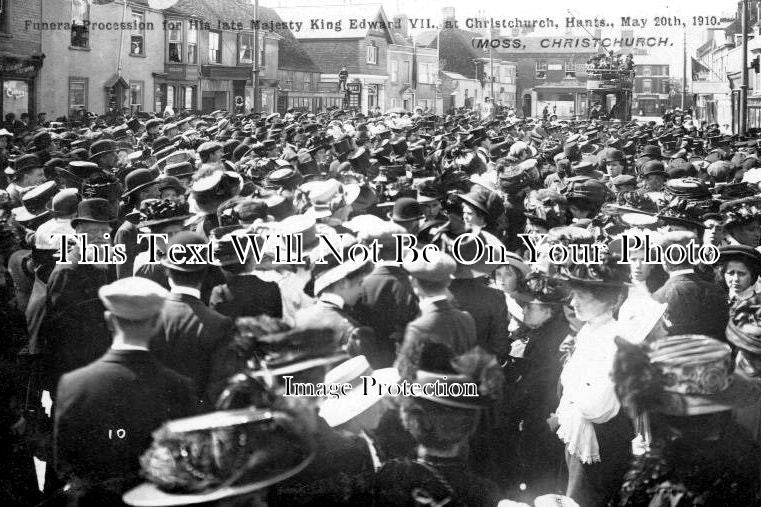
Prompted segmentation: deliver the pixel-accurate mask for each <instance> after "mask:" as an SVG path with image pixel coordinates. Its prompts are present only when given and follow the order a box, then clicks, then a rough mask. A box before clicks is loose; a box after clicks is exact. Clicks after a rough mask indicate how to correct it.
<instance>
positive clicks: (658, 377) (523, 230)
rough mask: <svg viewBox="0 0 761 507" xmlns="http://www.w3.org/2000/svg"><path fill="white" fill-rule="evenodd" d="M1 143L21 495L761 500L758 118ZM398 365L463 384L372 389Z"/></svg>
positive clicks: (8, 391)
mask: <svg viewBox="0 0 761 507" xmlns="http://www.w3.org/2000/svg"><path fill="white" fill-rule="evenodd" d="M0 148H2V150H3V151H2V153H3V154H4V155H3V156H6V155H7V156H6V159H5V160H7V161H8V167H7V169H5V171H4V173H3V174H2V175H0V179H3V180H5V181H0V184H2V187H3V188H5V190H4V191H0V210H1V211H0V258H1V259H2V263H0V266H1V267H2V270H3V275H4V276H2V277H0V280H1V281H2V285H0V296H2V298H1V299H0V319H1V321H0V322H2V330H3V331H2V333H0V335H1V336H2V338H3V339H2V349H1V350H2V356H1V357H2V364H1V365H0V374H1V375H2V381H0V389H1V391H2V395H1V396H0V403H2V411H0V414H2V430H1V431H0V435H2V438H1V439H0V442H2V452H0V456H1V457H0V460H1V461H2V469H3V471H4V474H3V478H2V479H1V480H0V499H2V500H1V503H2V504H3V505H5V506H15V505H38V504H40V505H98V506H102V505H122V504H126V505H135V506H149V505H155V506H159V505H161V506H168V505H189V504H204V505H272V506H279V505H282V506H286V505H287V506H292V505H377V506H386V505H388V506H412V505H439V506H442V505H448V506H480V505H484V506H496V505H501V506H502V507H509V506H519V505H536V506H546V505H567V506H572V505H580V506H583V507H594V506H608V505H611V506H613V505H615V506H666V505H669V506H672V507H673V506H679V507H686V506H753V505H759V504H760V502H759V498H761V496H760V495H761V489H760V488H761V452H759V448H758V442H759V438H761V381H760V380H759V378H761V295H759V294H758V292H759V291H761V282H760V281H759V275H761V253H759V245H760V244H761V228H760V226H761V191H760V190H759V183H761V161H760V160H759V152H760V150H761V141H759V140H756V139H747V138H740V137H738V136H734V135H725V134H722V133H721V132H720V131H719V128H718V125H706V124H697V123H696V122H693V121H691V120H690V121H685V118H684V117H683V116H675V117H673V118H671V119H669V121H666V122H664V123H663V124H656V123H654V122H647V123H646V122H637V121H631V122H621V121H613V122H601V121H597V120H574V121H566V120H558V119H557V118H555V117H553V118H552V119H532V118H516V117H515V116H512V115H511V116H504V115H501V114H498V113H495V115H494V116H493V117H489V118H486V119H481V118H480V117H479V116H478V114H477V113H476V112H460V113H457V114H455V115H446V116H435V115H431V114H414V115H410V114H405V113H390V114H385V115H377V116H373V117H366V116H364V115H363V114H361V113H354V112H348V111H343V110H336V111H333V112H331V113H320V114H311V113H303V112H292V111H290V112H287V113H286V114H284V115H282V116H281V115H280V114H277V113H274V114H258V113H256V114H234V113H228V112H226V111H215V112H214V113H211V114H204V115H200V114H186V113H183V114H180V115H176V116H173V117H168V118H150V119H148V120H147V121H144V122H143V121H141V119H139V118H121V119H111V120H110V123H109V122H107V121H105V120H104V119H95V120H93V121H92V122H90V124H89V126H82V127H76V128H74V127H67V126H66V125H61V124H58V123H56V124H51V126H50V127H47V128H45V127H39V128H37V129H36V130H34V131H33V132H31V133H30V134H29V135H27V136H25V137H23V138H20V137H19V136H16V135H14V133H13V132H11V131H9V130H0ZM141 234H152V235H153V236H149V237H148V238H145V237H144V238H142V239H139V238H141V236H140V235H141ZM159 235H163V236H159ZM257 238H262V239H263V242H261V243H257ZM293 238H298V240H297V241H292V240H293ZM399 238H402V239H403V242H405V246H406V249H401V250H400V248H399V246H400V239H399ZM412 240H414V243H415V244H414V245H413V244H412V243H413V241H412ZM246 242H248V243H246ZM241 245H248V246H250V247H251V248H246V249H242V248H241ZM370 245H378V246H379V247H380V248H379V249H378V252H379V258H378V259H376V260H375V262H371V261H369V260H367V259H364V258H357V257H356V256H354V257H352V256H350V255H348V253H349V252H351V251H356V250H357V248H358V246H365V247H369V246H370ZM596 245H601V246H602V248H601V250H600V251H601V252H602V253H601V257H600V258H598V259H581V260H580V259H578V258H575V259H574V258H559V257H558V256H557V255H555V252H557V251H563V250H565V251H582V252H583V251H589V252H591V251H594V250H595V248H593V247H595V246H596ZM429 246H433V247H435V248H428V247H429ZM486 247H490V248H486ZM696 247H702V248H704V249H707V250H708V251H715V252H718V253H717V256H716V257H717V258H715V259H712V260H714V261H717V262H714V263H708V261H705V262H704V263H700V262H691V260H692V259H688V258H687V256H680V255H672V254H673V253H674V252H677V253H678V252H680V251H687V250H689V249H691V248H696ZM494 251H501V252H503V253H504V255H503V256H502V257H501V258H500V259H499V261H497V262H491V261H493V259H491V258H490V255H489V252H494ZM658 251H661V252H670V254H669V255H662V256H658V257H657V258H656V259H655V260H653V259H651V256H652V255H653V252H658ZM176 252H185V254H180V255H175V253H176ZM423 252H427V255H425V257H424V256H423V255H422V253H423ZM343 253H347V255H346V256H345V257H343V258H341V257H342V255H339V254H343ZM283 255H285V257H287V258H288V259H290V260H291V262H281V261H282V259H281V257H282V256H283ZM300 257H301V258H300ZM297 261H302V262H297ZM403 383H407V384H410V383H419V384H421V385H428V384H432V383H433V384H436V385H444V386H446V387H447V389H444V390H443V391H441V392H440V391H425V390H423V391H417V392H414V393H413V394H412V395H408V396H395V395H394V394H393V389H379V388H370V389H367V386H368V385H370V386H373V387H377V386H386V387H387V386H394V385H396V386H399V385H402V384H403ZM339 385H340V386H347V385H348V386H350V387H353V389H348V388H347V389H344V391H341V392H337V391H331V389H332V388H331V387H330V386H339ZM458 385H459V386H463V385H470V386H475V388H476V394H477V395H475V396H473V395H470V396H468V395H466V394H463V393H462V389H458V388H457V386H458ZM294 386H301V387H300V388H303V389H306V387H304V386H307V387H308V386H313V387H314V389H315V390H316V392H312V393H308V392H302V391H298V392H295V393H294V391H293V390H294V389H295V387H294ZM318 386H323V387H324V389H322V390H320V389H318ZM453 393H454V394H453ZM457 393H460V394H462V395H459V394H457ZM471 394H472V393H471ZM42 462H44V463H45V464H46V466H45V467H44V470H45V472H44V477H43V474H42V473H36V472H39V470H40V469H41V468H40V467H39V466H37V468H35V463H37V464H38V465H39V463H42ZM43 479H44V481H43ZM43 482H44V486H43V487H42V489H41V488H40V486H39V484H40V483H43Z"/></svg>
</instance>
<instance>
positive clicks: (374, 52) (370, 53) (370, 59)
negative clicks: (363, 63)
mask: <svg viewBox="0 0 761 507" xmlns="http://www.w3.org/2000/svg"><path fill="white" fill-rule="evenodd" d="M367 63H372V64H377V63H378V46H376V45H375V43H374V42H371V43H370V45H369V46H367Z"/></svg>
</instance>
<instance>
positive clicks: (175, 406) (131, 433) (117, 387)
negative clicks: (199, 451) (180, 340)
mask: <svg viewBox="0 0 761 507" xmlns="http://www.w3.org/2000/svg"><path fill="white" fill-rule="evenodd" d="M166 296H167V292H166V290H164V288H163V287H161V286H159V285H157V284H155V283H154V282H151V281H150V280H146V279H145V278H134V277H130V278H124V279H122V280H118V281H116V282H114V283H111V284H109V285H105V286H103V287H101V288H100V289H99V290H98V297H99V299H100V302H101V303H102V304H103V306H104V307H105V312H104V314H103V317H104V318H105V320H106V322H107V324H108V327H109V329H110V330H111V333H112V336H113V341H112V343H111V347H110V349H109V350H108V351H107V352H106V353H105V355H103V356H102V357H101V358H100V359H97V360H96V361H94V362H93V363H91V364H89V365H87V366H84V367H82V368H79V369H77V370H74V371H72V372H69V373H67V374H65V375H64V376H63V377H62V378H61V381H60V382H59V384H58V394H57V396H56V400H57V406H56V412H55V428H54V435H55V466H56V470H57V472H58V473H59V474H60V476H61V479H62V480H65V481H66V480H68V481H75V480H80V481H83V482H85V483H89V484H92V485H93V486H95V487H96V488H97V492H95V491H92V490H91V491H87V492H85V494H88V493H89V494H90V495H94V497H95V498H98V499H100V500H101V501H102V502H104V503H103V505H105V504H106V503H109V502H106V499H108V498H109V496H108V495H109V494H117V495H120V494H121V493H123V492H124V491H125V490H126V489H128V488H130V487H132V486H134V485H135V484H136V483H137V482H139V472H140V462H139V458H140V455H141V454H142V453H143V452H144V451H145V449H146V448H148V447H149V446H150V442H151V432H153V431H154V430H156V428H158V427H159V426H161V424H162V423H163V422H165V421H167V420H171V419H177V418H180V417H187V416H189V415H192V414H193V413H194V412H195V410H196V401H195V397H194V394H193V389H192V386H191V382H190V379H188V378H187V377H183V376H181V375H179V374H178V373H176V372H174V371H172V370H170V369H169V368H167V367H165V366H162V365H161V363H159V362H158V360H156V358H155V357H154V356H153V355H152V354H151V353H150V352H149V351H148V344H149V342H150V340H151V339H152V338H153V337H154V336H155V334H156V331H157V319H158V316H159V314H160V313H161V310H162V308H163V306H164V301H165V300H166ZM100 495H104V496H103V497H101V496H100ZM95 498H93V499H95ZM117 498H118V497H117Z"/></svg>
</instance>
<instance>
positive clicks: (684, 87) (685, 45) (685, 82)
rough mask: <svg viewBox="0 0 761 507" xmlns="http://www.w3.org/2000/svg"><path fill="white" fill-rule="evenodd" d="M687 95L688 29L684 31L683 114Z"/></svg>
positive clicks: (684, 28)
mask: <svg viewBox="0 0 761 507" xmlns="http://www.w3.org/2000/svg"><path fill="white" fill-rule="evenodd" d="M686 95H687V28H686V27H683V30H682V114H684V106H685V105H686V97H685V96H686Z"/></svg>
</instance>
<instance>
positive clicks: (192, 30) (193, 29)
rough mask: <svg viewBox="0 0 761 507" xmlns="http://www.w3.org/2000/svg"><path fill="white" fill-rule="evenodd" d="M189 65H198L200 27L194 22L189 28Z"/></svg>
mask: <svg viewBox="0 0 761 507" xmlns="http://www.w3.org/2000/svg"><path fill="white" fill-rule="evenodd" d="M186 62H187V63H198V26H197V25H196V24H195V23H194V22H192V23H190V25H189V26H188V59H187V60H186Z"/></svg>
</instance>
